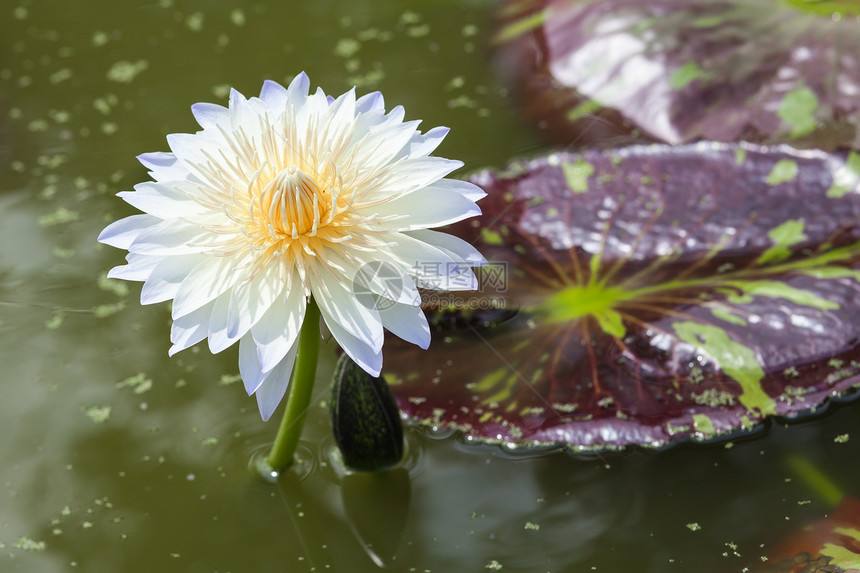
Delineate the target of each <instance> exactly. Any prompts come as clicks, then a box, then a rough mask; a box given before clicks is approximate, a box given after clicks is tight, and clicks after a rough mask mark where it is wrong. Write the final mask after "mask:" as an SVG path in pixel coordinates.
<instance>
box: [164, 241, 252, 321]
mask: <svg viewBox="0 0 860 573" xmlns="http://www.w3.org/2000/svg"><path fill="white" fill-rule="evenodd" d="M241 262H242V260H241V258H240V257H239V256H233V257H214V256H213V257H206V259H204V260H203V261H201V262H200V263H198V264H197V266H195V267H194V268H193V269H191V272H189V273H188V276H186V277H185V280H183V281H182V284H181V285H179V290H178V291H177V292H176V296H175V297H174V298H173V318H174V320H175V319H177V318H179V317H180V316H183V315H185V314H188V313H189V312H191V311H192V310H195V309H198V308H200V307H201V306H203V305H204V304H206V303H207V302H209V301H211V300H215V297H217V296H218V295H220V294H222V293H223V292H225V291H226V290H227V289H228V288H230V287H231V286H233V282H234V281H235V280H236V275H237V273H238V272H239V271H237V268H239V267H240V264H241Z"/></svg>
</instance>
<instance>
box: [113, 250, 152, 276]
mask: <svg viewBox="0 0 860 573" xmlns="http://www.w3.org/2000/svg"><path fill="white" fill-rule="evenodd" d="M125 260H126V261H128V264H127V265H120V266H116V267H114V268H112V269H111V270H109V271H108V273H107V277H108V278H109V279H123V280H127V281H145V280H146V279H148V278H149V275H150V274H152V269H154V268H155V266H156V265H157V264H158V263H159V261H161V257H147V256H146V255H136V254H134V253H129V254H127V255H126V256H125Z"/></svg>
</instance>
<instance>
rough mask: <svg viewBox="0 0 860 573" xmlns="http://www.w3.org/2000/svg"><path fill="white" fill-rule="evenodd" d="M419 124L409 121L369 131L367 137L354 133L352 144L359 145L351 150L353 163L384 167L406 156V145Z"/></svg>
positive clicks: (361, 133)
mask: <svg viewBox="0 0 860 573" xmlns="http://www.w3.org/2000/svg"><path fill="white" fill-rule="evenodd" d="M419 123H421V122H420V121H410V122H407V123H400V124H397V125H394V126H391V127H387V128H384V129H371V130H370V134H369V135H367V136H365V135H364V133H363V132H361V131H356V133H355V137H354V139H353V144H354V145H355V144H356V143H358V141H359V140H360V145H356V147H355V148H354V149H353V161H355V162H356V163H357V164H359V165H378V166H384V165H387V164H388V163H389V162H391V161H394V160H395V159H397V158H398V157H402V156H404V155H408V153H409V150H408V148H407V145H408V144H409V142H410V141H411V140H412V139H413V136H414V135H415V132H416V131H417V130H418V124H419Z"/></svg>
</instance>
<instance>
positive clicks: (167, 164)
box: [137, 151, 190, 181]
mask: <svg viewBox="0 0 860 573" xmlns="http://www.w3.org/2000/svg"><path fill="white" fill-rule="evenodd" d="M137 160H138V161H140V162H141V164H143V166H144V167H146V168H147V169H149V174H150V176H152V178H153V179H155V180H156V181H182V180H185V179H188V178H189V177H190V173H189V172H188V169H186V168H185V166H184V165H182V163H180V162H179V160H178V159H177V158H176V156H175V155H174V154H172V153H167V152H163V151H156V152H154V153H142V154H140V155H138V156H137Z"/></svg>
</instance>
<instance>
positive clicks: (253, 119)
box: [229, 89, 266, 139]
mask: <svg viewBox="0 0 860 573" xmlns="http://www.w3.org/2000/svg"><path fill="white" fill-rule="evenodd" d="M229 111H230V124H231V125H232V128H233V131H237V132H238V131H239V130H241V131H243V132H244V133H245V134H246V135H248V136H249V137H251V138H252V139H253V137H254V136H255V135H257V134H259V132H260V113H265V111H266V106H265V104H263V102H262V101H261V100H259V99H256V98H254V99H253V100H249V99H247V98H245V96H243V95H242V94H241V93H239V92H238V91H236V90H235V89H231V90H230V108H229Z"/></svg>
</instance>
